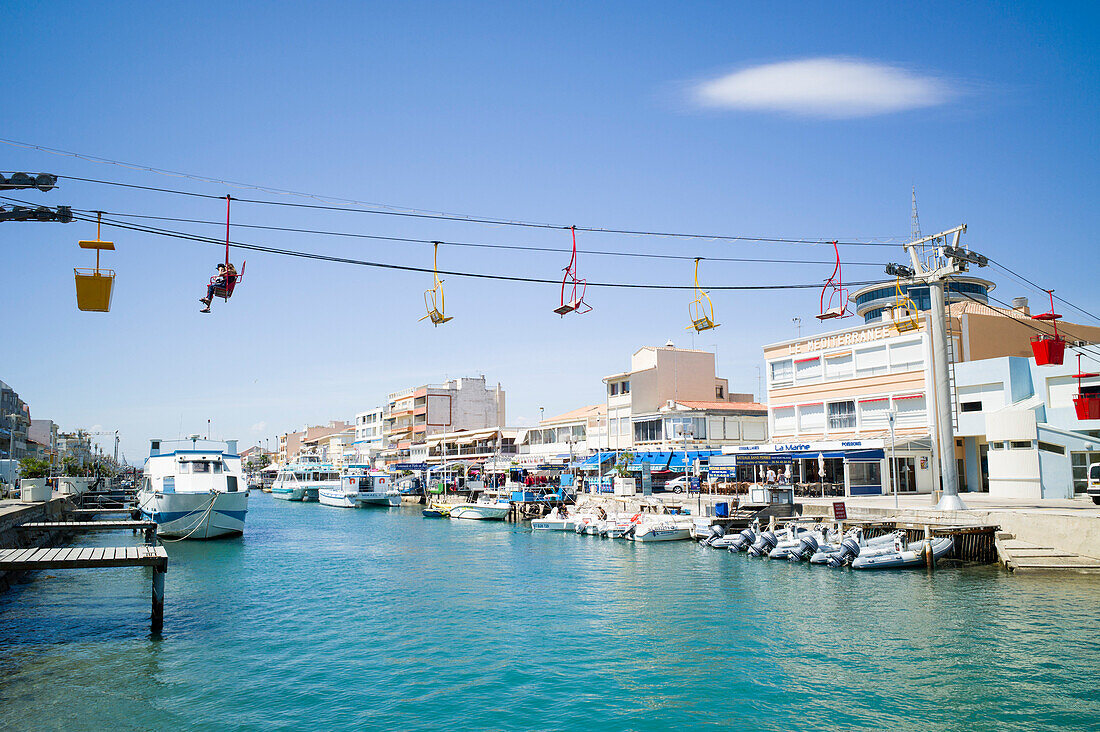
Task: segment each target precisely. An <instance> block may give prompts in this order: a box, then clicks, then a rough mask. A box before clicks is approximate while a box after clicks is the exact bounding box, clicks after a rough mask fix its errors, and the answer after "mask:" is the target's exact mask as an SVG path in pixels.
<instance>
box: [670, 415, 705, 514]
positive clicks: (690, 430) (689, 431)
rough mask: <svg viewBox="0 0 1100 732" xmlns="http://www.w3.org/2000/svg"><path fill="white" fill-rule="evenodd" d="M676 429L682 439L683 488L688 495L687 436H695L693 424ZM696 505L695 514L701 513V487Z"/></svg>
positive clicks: (682, 425) (689, 489) (689, 487)
mask: <svg viewBox="0 0 1100 732" xmlns="http://www.w3.org/2000/svg"><path fill="white" fill-rule="evenodd" d="M687 419H691V418H690V417H687ZM676 431H677V432H678V433H679V434H680V436H681V437H682V438H683V440H684V483H685V485H684V488H685V490H687V493H688V496H691V478H690V477H688V466H689V461H688V437H689V436H691V437H694V436H695V425H692V424H681V425H680V426H679V427H678V428H677V429H676ZM696 507H697V508H696V510H697V515H698V514H701V513H702V512H703V491H702V488H700V490H699V496H698V500H697V501H696Z"/></svg>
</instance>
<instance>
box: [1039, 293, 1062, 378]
mask: <svg viewBox="0 0 1100 732" xmlns="http://www.w3.org/2000/svg"><path fill="white" fill-rule="evenodd" d="M1046 293H1047V294H1048V295H1050V312H1048V313H1039V314H1038V315H1032V316H1031V319H1032V320H1041V321H1045V322H1048V323H1050V324H1051V325H1053V326H1054V333H1040V334H1039V335H1037V336H1035V337H1034V338H1032V339H1031V352H1032V353H1033V354H1035V363H1036V365H1038V366H1048V365H1054V366H1060V365H1062V362H1063V361H1064V360H1065V354H1066V339H1065V338H1063V337H1062V336H1060V335H1058V321H1059V320H1060V319H1061V318H1062V316H1061V315H1059V314H1057V313H1056V312H1054V290H1047V291H1046Z"/></svg>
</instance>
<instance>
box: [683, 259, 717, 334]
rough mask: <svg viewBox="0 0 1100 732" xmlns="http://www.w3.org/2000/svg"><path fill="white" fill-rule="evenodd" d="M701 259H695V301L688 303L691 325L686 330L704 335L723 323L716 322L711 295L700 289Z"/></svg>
mask: <svg viewBox="0 0 1100 732" xmlns="http://www.w3.org/2000/svg"><path fill="white" fill-rule="evenodd" d="M700 259H701V258H700V257H696V258H695V299H694V300H692V301H691V302H690V303H688V317H689V318H691V325H689V326H688V327H687V328H685V329H684V330H692V329H694V330H695V332H696V333H702V332H703V331H704V330H710V329H711V328H717V327H718V326H719V325H721V323H716V322H714V303H713V302H712V301H711V299H710V295H708V294H707V293H706V292H704V291H703V290H702V289H701V288H700V287H699V260H700Z"/></svg>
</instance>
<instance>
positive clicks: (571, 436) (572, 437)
mask: <svg viewBox="0 0 1100 732" xmlns="http://www.w3.org/2000/svg"><path fill="white" fill-rule="evenodd" d="M565 444H567V445H569V474H570V475H571V476H573V480H572V483H573V495H576V494H577V469H576V467H574V465H573V446H574V445H576V444H577V436H576V435H574V434H573V433H572V431H570V433H569V436H568V437H566V438H565ZM562 502H563V503H564V502H565V495H564V492H563V495H562Z"/></svg>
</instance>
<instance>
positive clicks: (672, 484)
mask: <svg viewBox="0 0 1100 732" xmlns="http://www.w3.org/2000/svg"><path fill="white" fill-rule="evenodd" d="M665 490H666V491H672V492H673V493H684V492H687V493H690V492H692V490H693V489H692V487H691V477H690V476H687V475H681V476H680V477H679V478H673V479H672V480H669V481H665Z"/></svg>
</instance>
